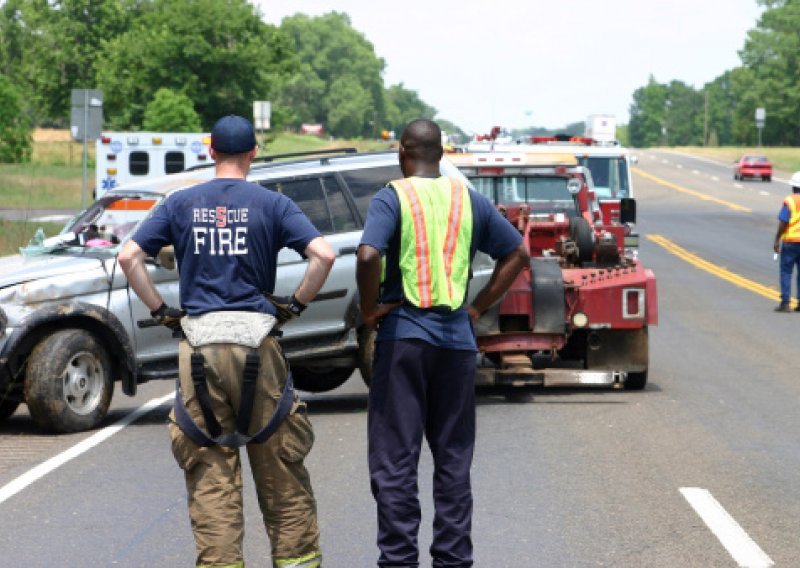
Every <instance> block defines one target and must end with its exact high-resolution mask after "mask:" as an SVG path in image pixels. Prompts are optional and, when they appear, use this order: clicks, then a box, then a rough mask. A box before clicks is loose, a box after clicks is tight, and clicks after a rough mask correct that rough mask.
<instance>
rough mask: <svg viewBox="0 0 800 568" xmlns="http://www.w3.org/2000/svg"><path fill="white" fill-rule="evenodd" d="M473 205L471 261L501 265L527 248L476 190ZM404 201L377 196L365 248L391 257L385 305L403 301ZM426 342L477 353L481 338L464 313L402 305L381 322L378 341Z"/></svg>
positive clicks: (390, 193) (386, 191)
mask: <svg viewBox="0 0 800 568" xmlns="http://www.w3.org/2000/svg"><path fill="white" fill-rule="evenodd" d="M469 196H470V198H471V202H472V244H471V246H470V257H469V258H470V261H472V259H473V258H474V257H475V253H476V252H477V251H481V252H484V253H486V254H488V255H489V256H491V257H492V258H493V259H495V260H497V259H499V258H502V257H504V256H506V255H507V254H509V253H511V252H513V251H514V250H515V249H516V248H517V247H518V246H519V245H520V243H521V242H522V235H520V234H519V231H517V229H516V228H515V227H514V226H513V225H512V224H511V223H509V222H508V219H506V218H505V217H503V216H502V215H500V213H498V212H497V210H496V209H495V207H494V205H492V203H491V202H490V201H489V200H488V199H486V198H485V197H484V196H482V195H481V194H479V193H477V192H475V191H472V190H470V191H469ZM399 227H400V201H399V199H398V198H397V193H396V192H395V190H394V189H392V188H391V187H385V188H383V189H381V190H380V191H378V193H377V194H375V197H374V198H373V199H372V201H371V202H370V204H369V210H368V212H367V221H366V225H365V226H364V234H363V235H362V237H361V244H362V245H370V246H371V247H374V248H376V249H377V250H379V251H380V252H381V254H384V255H385V258H386V274H385V278H384V282H383V286H382V290H381V298H380V301H381V302H382V303H385V304H388V303H392V302H398V301H400V300H402V299H403V282H402V277H401V275H400V265H399V257H400V231H399ZM391 339H421V340H423V341H427V342H428V343H431V344H433V345H436V346H437V347H443V348H446V349H459V350H467V351H476V350H477V346H476V343H475V334H474V332H473V331H472V325H471V321H470V319H469V314H468V313H467V311H466V310H465V309H463V308H460V309H457V310H454V311H452V312H449V313H439V312H433V311H431V310H421V309H419V308H416V307H414V306H409V305H402V306H399V307H397V308H395V309H393V310H392V311H391V312H389V313H388V314H387V315H386V317H384V318H383V320H382V321H381V325H380V327H379V329H378V337H377V341H385V340H391Z"/></svg>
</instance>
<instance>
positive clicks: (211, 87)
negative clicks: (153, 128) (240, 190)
mask: <svg viewBox="0 0 800 568" xmlns="http://www.w3.org/2000/svg"><path fill="white" fill-rule="evenodd" d="M142 11H143V14H142V16H141V17H140V18H138V19H137V20H136V22H134V24H133V25H132V26H131V28H130V29H129V30H128V31H127V32H125V33H123V34H120V35H119V36H117V37H113V38H110V39H109V41H108V42H107V43H106V50H105V55H104V58H103V60H102V61H101V62H99V63H98V64H97V77H98V83H99V85H100V87H101V88H102V89H103V91H104V96H105V102H104V105H105V110H106V113H105V114H106V118H107V121H108V122H109V123H110V124H111V126H112V127H115V128H137V127H139V126H140V125H141V124H142V121H143V118H144V110H145V104H146V101H149V100H151V99H152V98H153V97H154V95H155V92H156V91H157V90H158V89H159V88H161V87H166V88H171V89H173V90H176V91H180V92H183V93H185V94H186V95H187V96H189V97H190V98H191V99H192V100H193V101H194V104H195V109H196V111H197V113H198V114H199V115H200V117H201V122H202V126H203V127H206V128H210V127H211V125H212V124H213V123H214V121H215V120H216V119H217V118H219V117H220V116H222V115H226V114H239V115H243V116H250V115H251V114H252V108H253V107H252V104H253V101H254V100H273V96H274V95H276V94H277V92H278V91H279V89H280V87H281V85H282V84H283V83H284V82H285V81H286V78H287V77H288V76H289V75H290V74H291V72H292V71H293V70H292V69H291V65H292V64H293V63H296V61H295V60H294V59H293V58H292V56H291V51H290V50H291V48H290V44H289V42H288V39H287V38H286V37H284V36H283V34H281V33H280V32H279V31H278V30H276V29H275V28H274V27H272V26H268V25H267V24H265V23H263V22H262V21H261V19H260V16H259V14H258V13H257V12H256V10H255V8H254V7H253V6H252V5H250V4H248V3H247V2H246V1H245V0H228V1H226V2H218V1H216V0H152V1H150V2H147V4H143V5H142Z"/></svg>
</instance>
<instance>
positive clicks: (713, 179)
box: [711, 176, 719, 181]
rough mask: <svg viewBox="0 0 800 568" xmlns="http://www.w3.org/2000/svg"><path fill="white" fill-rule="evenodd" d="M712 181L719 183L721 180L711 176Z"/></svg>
mask: <svg viewBox="0 0 800 568" xmlns="http://www.w3.org/2000/svg"><path fill="white" fill-rule="evenodd" d="M711 181H719V178H718V177H717V176H711Z"/></svg>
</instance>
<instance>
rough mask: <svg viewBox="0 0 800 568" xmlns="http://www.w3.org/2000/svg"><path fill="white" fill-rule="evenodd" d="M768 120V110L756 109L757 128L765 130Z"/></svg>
mask: <svg viewBox="0 0 800 568" xmlns="http://www.w3.org/2000/svg"><path fill="white" fill-rule="evenodd" d="M766 120H767V110H766V109H764V108H762V107H759V108H757V109H756V128H764V123H765V122H766Z"/></svg>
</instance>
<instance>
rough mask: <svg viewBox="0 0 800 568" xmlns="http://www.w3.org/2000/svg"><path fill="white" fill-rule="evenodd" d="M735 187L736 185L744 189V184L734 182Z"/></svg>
mask: <svg viewBox="0 0 800 568" xmlns="http://www.w3.org/2000/svg"><path fill="white" fill-rule="evenodd" d="M733 187H735V188H737V189H744V186H743V185H742V184H740V183H735V184H733Z"/></svg>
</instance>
